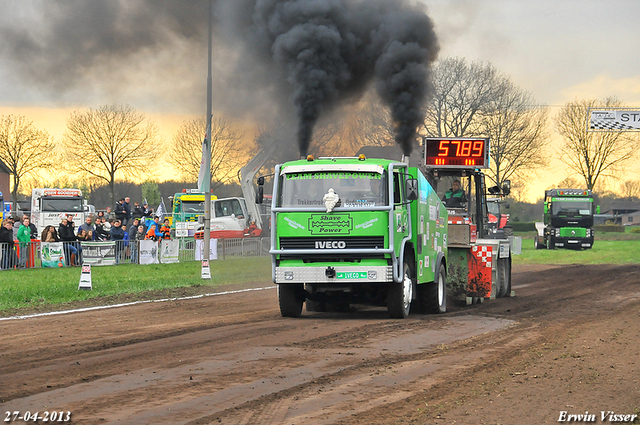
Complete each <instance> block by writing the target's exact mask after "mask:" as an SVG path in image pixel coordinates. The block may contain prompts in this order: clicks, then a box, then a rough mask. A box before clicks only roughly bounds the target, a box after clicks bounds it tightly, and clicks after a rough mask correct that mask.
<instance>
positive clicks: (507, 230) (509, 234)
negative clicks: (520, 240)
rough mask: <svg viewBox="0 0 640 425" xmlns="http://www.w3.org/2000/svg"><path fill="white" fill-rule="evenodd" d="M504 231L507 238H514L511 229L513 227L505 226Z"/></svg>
mask: <svg viewBox="0 0 640 425" xmlns="http://www.w3.org/2000/svg"><path fill="white" fill-rule="evenodd" d="M502 230H503V231H504V235H505V236H506V237H509V236H513V227H511V226H504V228H503V229H502Z"/></svg>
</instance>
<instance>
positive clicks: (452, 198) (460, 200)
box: [442, 180, 467, 208]
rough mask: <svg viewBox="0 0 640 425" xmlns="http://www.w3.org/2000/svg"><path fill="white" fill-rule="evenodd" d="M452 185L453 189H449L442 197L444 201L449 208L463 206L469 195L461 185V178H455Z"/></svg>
mask: <svg viewBox="0 0 640 425" xmlns="http://www.w3.org/2000/svg"><path fill="white" fill-rule="evenodd" d="M451 186H452V187H451V189H449V190H447V191H446V192H445V194H444V196H443V197H442V202H444V205H445V207H447V208H462V207H463V204H465V203H466V202H467V195H466V194H465V193H464V190H463V189H462V188H461V187H460V180H454V181H453V184H452V185H451Z"/></svg>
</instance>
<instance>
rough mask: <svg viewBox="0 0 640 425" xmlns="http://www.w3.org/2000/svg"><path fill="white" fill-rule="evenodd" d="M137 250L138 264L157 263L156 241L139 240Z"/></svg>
mask: <svg viewBox="0 0 640 425" xmlns="http://www.w3.org/2000/svg"><path fill="white" fill-rule="evenodd" d="M138 251H139V258H140V261H139V263H140V264H158V242H155V241H149V240H146V241H140V246H139V247H138Z"/></svg>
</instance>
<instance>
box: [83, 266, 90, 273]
mask: <svg viewBox="0 0 640 425" xmlns="http://www.w3.org/2000/svg"><path fill="white" fill-rule="evenodd" d="M82 273H91V266H82Z"/></svg>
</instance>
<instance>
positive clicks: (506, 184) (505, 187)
mask: <svg viewBox="0 0 640 425" xmlns="http://www.w3.org/2000/svg"><path fill="white" fill-rule="evenodd" d="M502 193H503V194H504V196H507V195H508V194H510V193H511V180H505V181H503V182H502ZM507 208H509V207H507Z"/></svg>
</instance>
